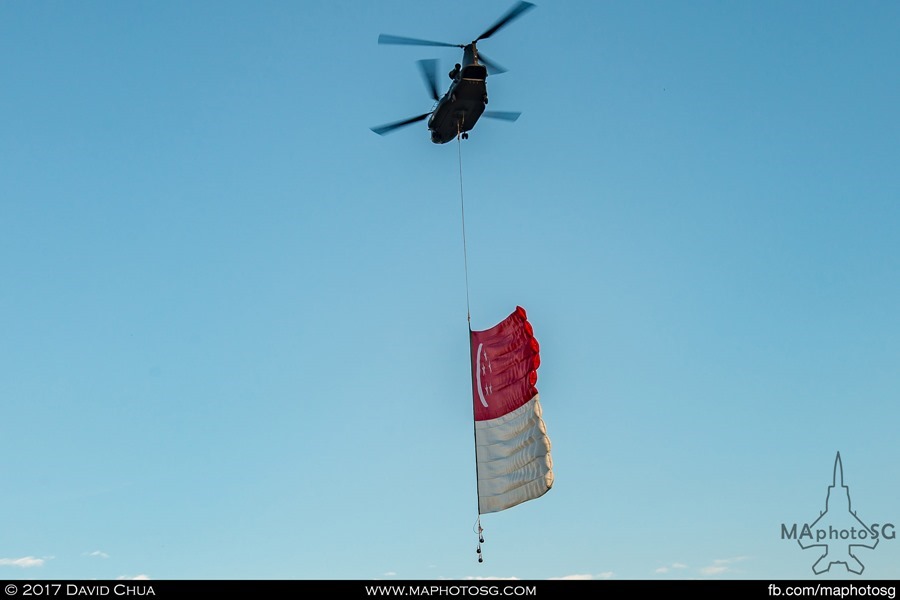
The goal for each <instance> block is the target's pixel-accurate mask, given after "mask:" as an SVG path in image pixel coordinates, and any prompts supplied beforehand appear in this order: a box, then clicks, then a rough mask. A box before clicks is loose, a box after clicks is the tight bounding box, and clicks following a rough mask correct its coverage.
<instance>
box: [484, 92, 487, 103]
mask: <svg viewBox="0 0 900 600" xmlns="http://www.w3.org/2000/svg"><path fill="white" fill-rule="evenodd" d="M484 103H485V104H487V94H485V95H484Z"/></svg>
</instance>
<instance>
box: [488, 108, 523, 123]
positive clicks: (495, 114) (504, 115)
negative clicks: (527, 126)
mask: <svg viewBox="0 0 900 600" xmlns="http://www.w3.org/2000/svg"><path fill="white" fill-rule="evenodd" d="M521 114H522V113H520V112H505V111H498V110H486V111H484V112H483V113H481V116H482V117H490V118H491V119H501V120H503V121H515V120H516V119H518V118H519V116H520V115H521Z"/></svg>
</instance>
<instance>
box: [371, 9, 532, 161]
mask: <svg viewBox="0 0 900 600" xmlns="http://www.w3.org/2000/svg"><path fill="white" fill-rule="evenodd" d="M532 8H534V4H532V3H530V2H525V1H522V0H520V1H519V2H518V3H517V4H515V5H514V6H513V7H512V8H511V9H509V11H507V12H506V14H504V15H503V16H502V17H500V19H498V20H497V21H496V22H495V23H494V24H493V25H491V26H490V27H489V28H488V29H487V30H485V32H484V33H482V34H481V35H479V36H478V37H477V38H475V39H474V40H473V41H472V42H470V43H468V44H451V43H447V42H433V41H430V40H420V39H416V38H408V37H401V36H396V35H387V34H384V33H383V34H381V35H379V36H378V43H379V44H395V45H406V46H447V47H453V48H462V49H463V57H462V63H456V65H455V66H454V68H453V70H452V71H450V73H449V76H450V79H451V80H452V81H451V83H450V87H449V88H448V89H447V91H446V92H445V93H444V95H443V96H440V95H439V93H438V83H437V68H438V67H437V65H438V61H437V60H436V59H425V60H420V61H418V63H417V64H418V65H419V70H420V71H421V74H422V77H423V78H424V79H425V85H426V86H427V87H428V91H429V92H430V94H431V97H432V98H433V99H434V101H435V102H436V103H437V104H435V107H434V108H433V109H432V110H430V111H429V112H427V113H424V114H421V115H417V116H415V117H411V118H409V119H404V120H402V121H395V122H393V123H388V124H386V125H380V126H378V127H372V131H374V132H375V133H377V134H378V135H385V134H388V133H391V132H393V131H396V130H397V129H400V128H401V127H405V126H407V125H412V124H413V123H418V122H419V121H424V120H425V119H428V130H429V131H430V132H431V141H432V142H434V143H435V144H445V143H447V142H449V141H450V140H452V139H453V138H455V137H457V136H460V137H462V139H468V138H469V133H468V132H469V131H471V130H472V128H473V127H475V124H476V123H477V122H478V119H479V118H480V117H489V118H493V119H502V120H505V121H515V120H516V119H518V118H519V115H520V114H521V113H518V112H503V111H494V110H485V106H486V105H487V103H488V95H487V85H486V83H485V80H486V79H487V76H488V72H490V74H492V75H497V74H500V73H503V72H505V69H503V68H502V67H500V66H499V65H497V64H496V63H494V62H493V61H490V60H488V58H487V57H486V56H484V55H483V54H480V53H479V52H478V49H477V48H476V44H477V43H478V42H479V41H481V40H484V39H487V38H489V37H491V36H492V35H494V34H495V33H497V31H499V30H500V29H501V28H502V27H505V26H506V25H508V24H509V23H510V22H511V21H513V20H514V19H516V18H518V17H520V16H521V15H522V14H524V13H525V12H526V11H528V10H530V9H532Z"/></svg>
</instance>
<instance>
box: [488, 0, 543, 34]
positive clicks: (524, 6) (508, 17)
mask: <svg viewBox="0 0 900 600" xmlns="http://www.w3.org/2000/svg"><path fill="white" fill-rule="evenodd" d="M532 8H534V4H532V3H531V2H524V1H522V0H520V1H519V3H518V4H516V5H515V6H513V7H512V8H511V9H510V10H509V12H507V13H506V14H505V15H503V16H502V17H500V19H499V20H498V21H497V22H496V23H494V24H493V25H491V27H490V29H488V30H487V31H485V32H484V33H482V34H481V35H479V36H478V37H477V38H475V41H476V42H477V41H478V40H483V39H485V38H489V37H491V36H492V35H494V34H495V33H497V31H498V30H499V29H500V28H502V27H505V26H507V25H509V23H510V22H511V21H512V20H513V19H516V18H518V17H520V16H522V14H523V13H524V12H525V11H528V10H531V9H532Z"/></svg>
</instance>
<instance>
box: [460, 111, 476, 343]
mask: <svg viewBox="0 0 900 600" xmlns="http://www.w3.org/2000/svg"><path fill="white" fill-rule="evenodd" d="M459 129H460V124H459V123H457V124H456V153H457V156H458V157H459V208H460V212H461V214H462V241H463V265H464V267H465V272H466V322H468V324H469V329H471V328H472V313H471V310H470V308H469V256H468V251H467V250H466V204H465V202H464V200H463V176H462V140H461V139H460V138H461V136H460V131H459Z"/></svg>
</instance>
